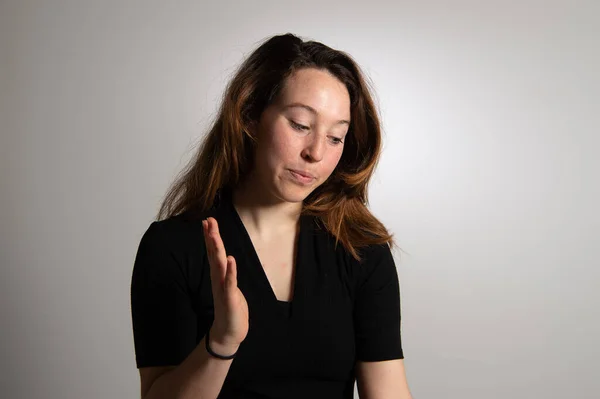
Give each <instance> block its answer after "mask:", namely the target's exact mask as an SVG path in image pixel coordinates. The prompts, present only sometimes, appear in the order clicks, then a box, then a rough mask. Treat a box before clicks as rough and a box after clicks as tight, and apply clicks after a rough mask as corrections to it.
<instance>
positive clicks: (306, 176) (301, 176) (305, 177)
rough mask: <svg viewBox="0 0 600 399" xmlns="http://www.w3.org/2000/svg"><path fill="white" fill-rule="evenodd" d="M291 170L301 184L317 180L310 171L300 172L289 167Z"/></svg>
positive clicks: (295, 179) (308, 183) (291, 173)
mask: <svg viewBox="0 0 600 399" xmlns="http://www.w3.org/2000/svg"><path fill="white" fill-rule="evenodd" d="M288 170H289V171H290V175H291V176H292V178H293V179H294V181H296V182H297V183H299V184H302V185H310V184H312V183H313V182H314V181H315V177H314V176H313V175H311V174H310V173H308V172H300V171H297V170H294V169H288Z"/></svg>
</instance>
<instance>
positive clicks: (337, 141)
mask: <svg viewBox="0 0 600 399" xmlns="http://www.w3.org/2000/svg"><path fill="white" fill-rule="evenodd" d="M331 142H332V143H333V144H334V145H339V144H344V141H343V140H342V139H340V138H338V137H332V138H331Z"/></svg>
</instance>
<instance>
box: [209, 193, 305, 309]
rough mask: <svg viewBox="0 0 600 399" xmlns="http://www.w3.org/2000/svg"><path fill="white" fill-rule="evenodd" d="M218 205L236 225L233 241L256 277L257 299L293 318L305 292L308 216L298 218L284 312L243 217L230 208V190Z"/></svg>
mask: <svg viewBox="0 0 600 399" xmlns="http://www.w3.org/2000/svg"><path fill="white" fill-rule="evenodd" d="M220 203H221V204H220V206H222V207H223V208H224V210H225V211H226V212H227V213H228V216H229V217H231V219H232V222H233V224H234V225H235V232H234V236H236V237H235V239H236V241H237V242H238V244H239V245H240V247H241V249H242V251H243V253H245V254H246V255H247V256H248V258H247V260H248V261H247V267H248V268H249V269H250V270H249V271H250V272H251V274H253V275H254V276H255V277H256V279H257V281H258V283H259V287H260V290H261V292H260V293H259V294H258V296H259V297H261V298H263V301H264V302H263V303H264V304H268V305H269V307H271V308H272V309H275V312H277V313H279V314H280V315H284V316H286V317H289V318H292V316H294V314H295V313H297V311H296V310H297V309H300V304H301V302H302V300H303V295H304V291H305V289H304V284H303V281H304V272H305V270H304V268H305V267H304V265H303V262H304V259H303V252H304V251H303V246H304V245H305V244H306V239H307V234H308V230H309V228H310V223H309V219H310V217H309V216H307V215H301V216H300V220H299V232H298V238H297V242H296V243H295V248H294V249H295V254H294V261H295V265H294V269H295V270H294V276H293V281H292V285H293V295H292V299H291V301H289V302H288V308H289V309H285V308H284V307H283V306H282V303H281V302H282V301H280V300H279V299H277V296H276V295H275V291H274V290H273V287H272V286H271V283H270V282H269V278H268V277H267V274H266V272H265V270H264V268H263V266H262V263H261V261H260V258H259V257H258V253H257V251H256V248H255V247H254V244H253V242H252V239H251V238H250V234H249V233H248V230H247V229H246V226H245V225H244V222H243V221H242V218H241V217H240V215H239V214H238V212H237V210H236V209H235V206H234V205H233V198H232V193H231V191H230V190H227V191H224V192H222V193H221V198H220ZM232 238H233V237H232ZM238 264H239V262H238ZM238 274H239V272H238Z"/></svg>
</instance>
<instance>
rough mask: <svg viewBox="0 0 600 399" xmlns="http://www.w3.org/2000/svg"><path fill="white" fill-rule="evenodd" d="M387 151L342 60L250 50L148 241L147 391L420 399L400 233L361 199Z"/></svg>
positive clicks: (140, 302) (143, 251)
mask: <svg viewBox="0 0 600 399" xmlns="http://www.w3.org/2000/svg"><path fill="white" fill-rule="evenodd" d="M380 142H381V135H380V124H379V121H378V118H377V115H376V110H375V108H374V105H373V101H372V99H371V96H370V94H369V90H368V88H367V86H366V84H365V81H364V79H363V77H362V75H361V73H360V70H359V68H358V66H357V65H356V64H355V63H354V61H353V60H352V59H351V58H350V57H349V56H348V55H346V54H344V53H342V52H340V51H336V50H333V49H331V48H329V47H327V46H325V45H323V44H321V43H318V42H312V41H311V42H303V41H302V40H301V39H299V38H298V37H296V36H294V35H291V34H287V35H282V36H276V37H273V38H271V39H269V40H267V41H266V42H264V43H263V44H262V45H261V46H260V47H259V48H258V49H256V50H255V51H254V52H253V53H252V54H251V55H250V57H249V58H248V59H247V60H246V61H245V62H244V63H243V64H242V65H241V67H240V68H239V70H238V72H237V74H236V75H235V77H234V78H233V79H232V81H231V82H230V84H229V85H228V87H227V90H226V93H225V96H224V100H223V103H222V106H221V109H220V112H219V115H218V119H217V120H216V122H215V124H214V126H213V127H212V129H211V130H210V132H209V134H208V135H207V137H206V138H205V141H204V143H203V145H202V146H201V148H200V151H199V153H198V156H197V157H196V158H195V159H194V160H192V162H191V163H190V165H189V167H188V168H187V170H186V171H184V173H182V175H181V176H180V178H179V179H178V180H177V182H176V183H175V184H174V185H173V187H172V188H171V190H170V191H169V193H168V195H167V196H166V199H165V202H164V203H163V205H162V207H161V210H160V212H159V215H158V219H159V221H156V222H153V223H152V224H151V225H150V227H149V228H148V230H147V231H146V232H145V234H144V236H143V237H142V240H141V242H140V245H139V248H138V252H137V256H136V259H135V264H134V269H133V275H132V285H131V303H132V318H133V331H134V340H135V350H136V362H137V366H138V368H139V371H140V376H141V391H142V397H143V398H147V399H151V398H167V397H168V398H203V399H204V398H217V397H219V398H306V397H308V396H309V395H310V396H311V397H313V398H315V397H323V398H328V399H332V398H351V397H353V390H354V382H355V381H357V385H358V390H359V393H360V396H361V398H369V399H377V398H392V397H393V398H402V399H406V398H410V397H411V396H410V393H409V389H408V386H407V384H406V377H405V372H404V365H403V358H404V355H403V352H402V346H401V339H400V297H399V284H398V276H397V271H396V267H395V265H394V260H393V257H392V254H391V251H390V245H392V237H391V235H390V234H389V233H388V231H387V230H386V228H385V227H384V226H383V225H382V224H381V223H380V222H379V221H378V220H377V219H376V218H375V217H374V216H373V215H372V214H371V213H370V212H369V210H368V209H367V207H366V205H365V204H366V203H367V201H366V199H367V184H368V181H369V179H370V177H371V175H372V173H373V170H374V167H375V165H376V163H377V160H378V157H379V153H380Z"/></svg>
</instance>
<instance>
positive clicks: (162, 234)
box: [140, 212, 210, 250]
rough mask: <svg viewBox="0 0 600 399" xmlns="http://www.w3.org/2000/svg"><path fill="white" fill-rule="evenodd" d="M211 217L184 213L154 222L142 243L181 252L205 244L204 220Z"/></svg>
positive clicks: (144, 235) (207, 214) (147, 230)
mask: <svg viewBox="0 0 600 399" xmlns="http://www.w3.org/2000/svg"><path fill="white" fill-rule="evenodd" d="M208 216H210V214H209V213H206V215H198V214H193V213H191V212H184V213H182V214H179V215H174V216H170V217H168V218H166V219H162V220H157V221H153V222H151V223H150V225H149V226H148V227H147V229H146V231H145V232H144V234H143V236H142V239H141V243H140V244H145V245H151V246H153V247H162V248H169V249H172V250H181V249H184V248H186V247H189V246H192V247H196V246H197V245H198V243H203V242H204V240H203V231H202V220H203V219H204V218H206V217H208Z"/></svg>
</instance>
